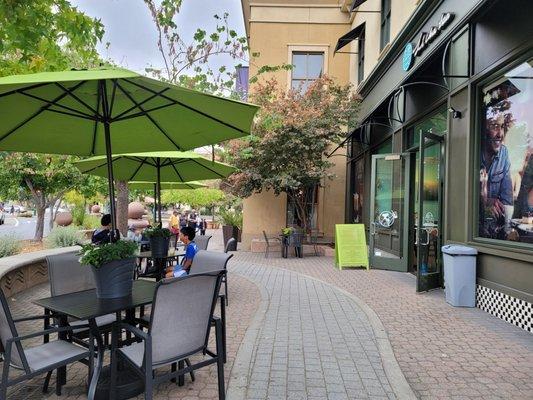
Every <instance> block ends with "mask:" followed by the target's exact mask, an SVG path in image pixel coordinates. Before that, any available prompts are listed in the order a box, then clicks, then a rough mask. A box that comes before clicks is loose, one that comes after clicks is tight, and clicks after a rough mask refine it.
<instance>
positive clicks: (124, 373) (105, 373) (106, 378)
mask: <svg viewBox="0 0 533 400" xmlns="http://www.w3.org/2000/svg"><path fill="white" fill-rule="evenodd" d="M110 383H111V368H110V366H109V365H106V366H105V367H103V368H102V372H101V373H100V379H99V380H98V386H97V387H96V394H95V396H94V399H95V400H108V399H109V397H110V396H109V385H110ZM143 392H144V382H143V380H142V378H141V377H140V376H139V374H137V373H135V370H134V369H133V368H132V367H130V366H129V364H127V363H124V365H119V369H118V371H117V393H116V396H115V399H116V400H126V399H131V398H133V397H136V396H138V395H140V394H141V393H143Z"/></svg>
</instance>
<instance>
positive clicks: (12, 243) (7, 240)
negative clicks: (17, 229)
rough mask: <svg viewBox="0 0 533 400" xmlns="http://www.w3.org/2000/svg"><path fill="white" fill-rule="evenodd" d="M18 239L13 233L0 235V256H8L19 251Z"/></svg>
mask: <svg viewBox="0 0 533 400" xmlns="http://www.w3.org/2000/svg"><path fill="white" fill-rule="evenodd" d="M20 248H21V245H20V239H19V238H18V237H17V236H15V235H13V234H10V235H5V236H2V237H0V257H8V256H12V255H15V254H17V253H19V252H20Z"/></svg>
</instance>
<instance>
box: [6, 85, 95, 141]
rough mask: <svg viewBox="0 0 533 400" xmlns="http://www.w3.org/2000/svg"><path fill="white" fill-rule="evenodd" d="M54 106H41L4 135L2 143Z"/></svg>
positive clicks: (58, 97)
mask: <svg viewBox="0 0 533 400" xmlns="http://www.w3.org/2000/svg"><path fill="white" fill-rule="evenodd" d="M85 82H86V81H82V82H80V83H78V84H77V85H76V86H75V88H76V87H79V86H81V85H83V84H84V83H85ZM66 95H67V94H66V93H61V94H60V95H59V96H57V97H56V98H55V99H53V100H52V101H54V102H57V101H59V100H61V99H62V98H63V97H65V96H66ZM51 106H52V103H48V104H45V105H44V106H41V108H39V110H38V111H36V112H35V113H33V114H32V115H30V116H29V117H28V118H26V119H25V120H24V121H22V122H20V123H19V124H17V125H16V126H15V127H13V128H11V129H10V130H9V131H8V132H7V133H5V134H3V135H2V136H0V142H1V141H2V140H4V139H6V138H7V137H9V136H11V135H12V134H13V133H14V132H16V131H17V130H19V129H20V128H22V127H23V126H24V125H26V124H27V123H28V122H30V121H31V120H32V119H34V118H35V117H37V116H39V115H40V114H41V113H42V112H43V111H45V110H47V109H49V108H50V107H51Z"/></svg>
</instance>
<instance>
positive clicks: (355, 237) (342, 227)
mask: <svg viewBox="0 0 533 400" xmlns="http://www.w3.org/2000/svg"><path fill="white" fill-rule="evenodd" d="M335 266H336V267H337V268H339V269H343V268H344V267H365V268H366V269H369V263H368V247H367V245H366V235H365V226H364V224H337V225H335Z"/></svg>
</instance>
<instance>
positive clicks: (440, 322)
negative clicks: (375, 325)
mask: <svg viewBox="0 0 533 400" xmlns="http://www.w3.org/2000/svg"><path fill="white" fill-rule="evenodd" d="M242 265H254V266H264V267H267V268H270V269H272V270H276V269H278V268H282V269H285V270H290V271H294V272H298V273H300V274H304V275H307V276H311V277H314V278H316V279H319V280H322V281H324V282H327V283H330V284H332V285H334V286H336V287H338V288H341V289H343V290H345V291H346V292H349V293H351V294H353V295H355V296H357V297H358V298H359V299H361V300H363V301H364V302H365V303H366V304H367V305H368V306H370V307H371V308H372V309H373V310H374V311H375V312H376V313H377V315H378V316H379V319H380V320H381V321H382V323H383V325H384V327H385V329H386V331H387V333H388V336H389V338H390V342H391V344H392V348H393V350H394V355H395V356H396V359H397V360H398V362H399V364H400V367H401V370H402V372H403V373H404V375H405V377H406V378H407V381H408V382H409V384H410V385H411V387H412V388H413V390H414V391H415V393H416V395H417V396H418V397H420V398H423V399H476V398H477V399H533V335H531V334H530V333H527V332H525V331H523V330H521V329H519V328H517V327H515V326H513V325H511V324H508V323H506V322H504V321H501V320H499V319H498V318H496V317H493V316H491V315H489V314H488V313H486V312H484V311H482V310H480V309H477V308H472V309H470V308H454V307H451V306H450V305H448V304H447V303H446V302H445V301H444V295H443V292H442V291H441V290H436V291H432V292H429V293H422V294H416V293H415V282H414V277H413V276H412V275H410V274H406V273H397V272H389V271H380V270H374V269H371V270H370V271H366V270H361V269H348V270H343V271H339V270H337V269H334V268H333V260H332V258H330V257H313V256H309V257H305V258H303V259H294V258H289V259H281V258H279V257H276V255H274V256H273V257H272V258H268V259H265V258H264V256H263V254H253V253H248V252H239V253H238V254H237V255H236V257H235V259H234V262H233V263H232V264H231V265H230V270H235V271H238V272H239V273H240V271H241V269H242V267H241V266H242ZM273 267H277V268H273ZM287 290H289V288H287ZM302 318H303V319H304V320H305V318H304V317H302ZM314 323H315V326H316V324H318V325H319V326H320V325H321V321H320V322H317V321H314ZM334 326H335V325H334ZM354 361H356V360H354ZM356 366H357V363H356Z"/></svg>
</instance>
